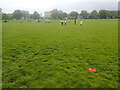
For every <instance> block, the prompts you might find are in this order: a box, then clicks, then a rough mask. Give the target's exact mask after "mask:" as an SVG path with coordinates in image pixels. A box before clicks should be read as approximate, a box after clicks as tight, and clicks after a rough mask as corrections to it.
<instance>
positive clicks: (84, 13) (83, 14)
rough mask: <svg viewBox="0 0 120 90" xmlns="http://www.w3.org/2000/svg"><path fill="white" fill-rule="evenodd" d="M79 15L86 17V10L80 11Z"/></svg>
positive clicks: (87, 14)
mask: <svg viewBox="0 0 120 90" xmlns="http://www.w3.org/2000/svg"><path fill="white" fill-rule="evenodd" d="M80 16H82V18H88V16H89V13H88V12H87V11H86V10H83V11H81V13H80Z"/></svg>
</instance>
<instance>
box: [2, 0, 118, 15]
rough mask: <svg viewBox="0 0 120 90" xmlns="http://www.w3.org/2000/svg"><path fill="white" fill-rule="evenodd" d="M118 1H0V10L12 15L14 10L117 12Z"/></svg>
mask: <svg viewBox="0 0 120 90" xmlns="http://www.w3.org/2000/svg"><path fill="white" fill-rule="evenodd" d="M118 1H119V0H0V8H2V10H3V12H5V13H12V12H14V10H17V9H20V10H28V11H29V12H30V13H33V12H34V11H38V12H39V13H43V12H45V11H50V10H52V9H54V8H56V9H58V10H62V11H65V12H67V13H69V12H71V11H77V12H80V11H81V10H87V11H89V12H90V11H92V10H94V9H95V10H101V9H107V10H117V9H118Z"/></svg>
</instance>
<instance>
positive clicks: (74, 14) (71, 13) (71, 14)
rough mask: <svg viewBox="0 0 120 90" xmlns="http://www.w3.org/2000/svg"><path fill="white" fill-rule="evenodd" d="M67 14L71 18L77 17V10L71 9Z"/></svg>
mask: <svg viewBox="0 0 120 90" xmlns="http://www.w3.org/2000/svg"><path fill="white" fill-rule="evenodd" d="M69 16H70V17H71V18H77V17H78V12H76V11H72V12H70V14H69Z"/></svg>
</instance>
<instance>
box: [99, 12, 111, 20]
mask: <svg viewBox="0 0 120 90" xmlns="http://www.w3.org/2000/svg"><path fill="white" fill-rule="evenodd" d="M99 14H100V18H103V19H106V18H108V17H110V16H111V13H110V11H108V10H100V11H99Z"/></svg>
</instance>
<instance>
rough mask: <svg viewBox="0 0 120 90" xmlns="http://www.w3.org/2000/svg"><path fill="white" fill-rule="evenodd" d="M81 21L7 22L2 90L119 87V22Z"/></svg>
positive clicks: (4, 24) (4, 26)
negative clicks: (18, 89)
mask: <svg viewBox="0 0 120 90" xmlns="http://www.w3.org/2000/svg"><path fill="white" fill-rule="evenodd" d="M79 22H80V21H79V20H78V21H77V25H74V24H73V21H71V22H70V23H67V26H61V25H60V23H59V21H57V20H56V21H55V20H54V21H52V23H43V22H42V23H33V22H26V21H24V22H23V23H20V21H10V22H8V23H3V33H2V34H3V53H2V54H3V59H2V68H3V71H2V73H3V74H2V75H3V76H2V78H3V82H2V83H3V88H117V87H118V20H117V19H111V20H110V19H106V20H105V19H101V20H99V19H98V20H83V27H81V26H80V25H79ZM89 68H95V69H96V70H97V72H95V73H93V72H90V71H89V70H88V69H89Z"/></svg>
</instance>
